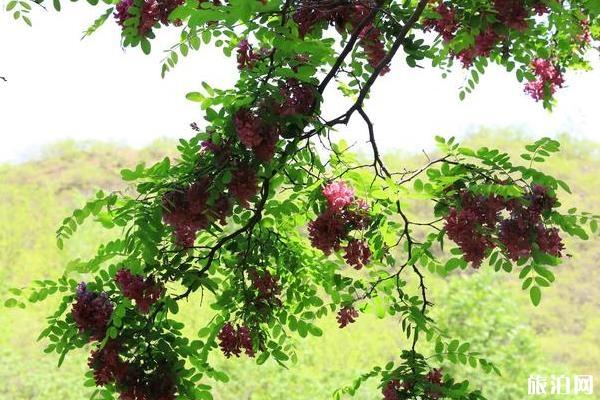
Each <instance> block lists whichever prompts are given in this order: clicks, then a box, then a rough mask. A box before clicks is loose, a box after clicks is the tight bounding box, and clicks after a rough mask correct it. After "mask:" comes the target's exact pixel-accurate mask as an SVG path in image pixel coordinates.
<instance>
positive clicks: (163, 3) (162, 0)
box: [114, 0, 184, 36]
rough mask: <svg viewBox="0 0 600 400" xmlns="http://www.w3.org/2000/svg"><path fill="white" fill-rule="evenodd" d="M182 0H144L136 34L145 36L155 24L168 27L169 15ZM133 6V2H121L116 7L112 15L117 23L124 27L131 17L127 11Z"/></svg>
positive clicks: (127, 0)
mask: <svg viewBox="0 0 600 400" xmlns="http://www.w3.org/2000/svg"><path fill="white" fill-rule="evenodd" d="M183 3H184V0H145V1H144V3H143V5H142V9H141V13H140V22H139V25H138V32H139V34H140V35H141V36H146V35H147V34H148V32H149V31H150V30H151V29H152V27H154V26H155V25H156V24H157V23H159V22H160V23H162V24H163V25H169V14H171V12H172V11H173V10H174V9H175V8H177V7H178V6H180V5H182V4H183ZM132 6H133V0H121V1H120V2H119V3H118V4H117V6H116V12H115V14H114V16H115V19H116V20H117V23H118V24H119V25H120V26H121V27H123V28H124V27H125V21H126V20H127V19H129V18H131V17H132V15H131V14H130V13H129V9H130V8H131V7H132Z"/></svg>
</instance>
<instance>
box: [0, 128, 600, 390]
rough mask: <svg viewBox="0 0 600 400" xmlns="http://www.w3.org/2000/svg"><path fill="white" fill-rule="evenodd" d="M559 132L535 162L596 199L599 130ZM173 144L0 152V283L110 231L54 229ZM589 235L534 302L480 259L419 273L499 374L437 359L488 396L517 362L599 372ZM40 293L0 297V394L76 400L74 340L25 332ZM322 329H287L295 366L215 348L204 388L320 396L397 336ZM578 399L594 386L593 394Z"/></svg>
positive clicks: (482, 138)
mask: <svg viewBox="0 0 600 400" xmlns="http://www.w3.org/2000/svg"><path fill="white" fill-rule="evenodd" d="M528 141H529V140H528V138H525V137H523V136H520V135H517V134H513V133H509V132H480V133H478V134H477V135H473V136H472V137H469V138H468V139H466V140H465V141H464V142H465V144H466V143H468V144H469V145H471V146H484V145H486V146H491V147H497V148H499V149H502V150H505V151H508V152H510V153H512V154H514V155H515V156H518V154H520V153H521V149H522V148H523V146H524V145H525V144H526V143H527V142H528ZM560 141H561V143H562V148H563V151H562V152H561V153H559V155H558V156H556V157H554V158H553V159H552V161H551V162H549V163H548V164H547V165H546V166H545V168H546V169H547V171H548V172H549V173H551V174H553V175H555V176H557V177H558V178H561V179H563V180H565V181H567V182H569V184H570V185H571V188H572V190H573V193H574V194H573V195H572V196H570V197H565V198H563V199H561V200H562V202H563V204H564V205H565V207H567V208H568V207H572V206H576V207H578V208H580V209H587V210H590V211H593V212H600V175H599V174H598V172H597V171H600V143H593V142H584V141H576V140H573V139H570V138H568V137H567V136H564V137H562V138H561V139H560ZM174 148H175V144H174V143H171V142H157V143H155V144H153V145H151V146H149V147H148V148H147V149H144V150H132V149H129V148H124V147H118V146H116V145H109V144H98V143H74V142H63V143H59V144H56V145H55V146H52V147H50V148H48V149H46V150H45V151H44V152H43V154H41V155H40V156H39V157H36V158H35V159H33V160H31V161H28V162H25V163H22V164H18V165H0V202H1V203H0V204H1V207H0V221H1V222H2V224H3V229H2V230H0V296H3V295H4V294H5V293H6V290H7V289H8V288H9V287H15V286H16V287H19V286H23V285H26V284H27V283H28V282H29V281H30V280H32V279H44V278H55V277H57V276H58V275H59V274H60V273H61V271H62V268H63V267H64V265H65V263H66V262H67V261H68V260H69V259H71V258H74V257H86V256H89V255H91V254H92V252H93V250H94V249H95V248H96V247H97V245H98V244H99V242H100V241H101V240H104V239H108V238H109V237H110V235H112V233H109V232H107V231H104V230H102V229H101V228H99V227H97V226H94V225H88V226H86V227H85V228H84V229H82V230H81V232H80V233H78V235H77V236H76V238H75V239H74V240H72V241H70V242H68V243H67V245H66V246H65V250H63V251H62V252H61V251H58V249H57V248H56V246H55V240H54V231H55V229H56V227H57V226H58V225H59V223H60V221H61V220H62V219H63V218H64V217H65V216H66V215H68V214H69V213H70V212H71V211H72V209H73V208H74V207H76V206H80V205H81V204H82V203H83V201H84V200H85V199H86V198H87V197H88V196H90V195H91V194H92V193H94V191H95V190H96V189H100V188H101V189H103V190H105V191H110V190H127V189H128V188H127V187H125V186H124V185H123V183H122V182H121V181H120V179H119V171H120V169H121V168H123V167H129V166H132V165H133V164H135V163H137V162H139V161H146V162H151V161H153V160H156V159H159V158H162V157H163V156H164V155H165V154H174ZM387 158H388V163H389V164H390V165H393V166H394V167H395V168H396V169H401V168H403V167H407V168H408V167H410V166H411V165H418V164H420V163H424V162H426V158H425V155H423V154H418V155H414V154H388V155H387ZM412 212H414V213H417V214H424V213H427V208H425V206H424V205H423V204H416V205H415V206H414V207H413V210H412ZM599 244H600V241H599V240H598V238H595V239H593V240H591V241H588V242H584V243H581V242H577V243H568V249H569V252H570V254H572V257H571V258H570V259H568V260H567V261H566V262H565V263H564V264H563V265H562V266H560V267H559V268H558V269H557V270H556V271H557V272H556V275H557V282H556V284H555V285H554V286H553V287H552V288H550V289H547V290H545V291H544V297H543V299H542V304H541V305H540V306H539V307H537V308H534V307H533V306H531V305H530V303H529V298H528V296H526V293H524V292H522V290H521V288H520V282H518V281H516V280H513V279H512V278H510V277H509V276H508V275H507V274H504V273H492V272H491V271H489V268H486V267H485V266H484V267H482V268H481V269H480V270H478V271H474V270H468V271H466V272H457V273H453V274H452V275H451V276H449V277H447V278H445V279H442V278H439V277H434V276H431V275H429V276H427V282H428V287H429V288H430V289H431V291H432V296H433V301H434V302H435V303H436V306H437V309H436V311H435V317H436V319H437V320H438V321H439V324H440V326H441V327H443V328H444V329H446V330H447V331H448V333H449V334H450V335H451V336H453V337H456V338H461V339H463V340H467V341H470V342H471V344H472V347H471V350H474V351H480V352H482V353H483V354H484V355H485V356H486V357H487V358H489V359H490V360H492V361H494V362H496V363H497V365H498V366H499V367H500V368H501V369H502V371H503V372H504V373H503V376H502V377H497V376H490V375H485V374H484V373H483V372H482V371H481V370H479V369H478V370H471V369H469V368H468V367H461V368H456V366H452V365H445V366H444V368H445V369H448V370H453V372H455V373H457V374H458V375H459V377H462V378H466V379H469V380H470V381H471V382H472V383H473V384H475V385H476V386H480V387H481V388H482V389H484V390H485V392H486V394H487V396H488V398H490V399H494V400H496V399H497V400H509V399H517V400H519V399H523V398H526V397H527V377H528V376H529V375H530V374H542V375H546V376H550V375H551V374H566V375H569V376H572V375H594V376H595V377H596V380H600V340H599V339H598V338H599V337H600V274H598V273H597V269H598V264H597V260H599V259H600V248H599V247H598V245H599ZM52 306H53V302H52V301H47V302H44V303H42V304H36V305H31V306H29V307H28V308H27V309H25V310H20V309H6V308H0V400H25V399H36V400H38V399H39V400H41V399H44V400H46V399H48V400H55V399H57V400H58V399H61V400H80V399H85V398H86V396H87V395H89V394H90V393H91V392H92V388H85V387H84V386H83V381H84V380H83V374H84V373H85V371H86V369H87V367H86V358H87V354H86V353H85V352H80V353H76V354H72V355H70V356H69V357H68V358H67V360H66V361H65V363H64V364H63V366H62V367H61V368H60V369H58V368H57V367H56V363H57V359H56V357H55V356H54V355H51V356H46V355H44V354H43V352H42V349H43V348H44V343H37V342H36V338H37V336H38V334H39V332H40V331H41V329H42V327H43V326H44V317H45V316H46V315H47V314H49V312H50V310H51V308H52ZM181 314H182V315H181V316H180V319H181V320H182V321H185V322H188V327H187V329H188V331H189V333H190V335H193V334H194V332H195V330H197V327H199V326H200V322H201V321H202V320H203V319H205V318H206V316H207V315H208V312H207V311H206V310H201V309H198V307H197V306H196V304H195V302H194V300H193V299H192V300H190V302H189V303H188V304H187V305H185V307H182V311H181ZM322 328H323V330H324V332H325V333H324V335H323V337H321V338H308V339H305V340H301V341H299V343H298V348H299V362H298V365H295V366H293V367H291V368H290V369H289V370H285V369H282V368H281V367H279V366H278V365H276V364H274V363H269V362H267V363H266V364H265V365H263V366H260V367H257V366H256V365H254V363H253V360H248V359H232V360H226V359H224V358H222V357H221V356H220V355H218V354H215V356H214V357H215V359H214V360H213V361H214V362H215V363H217V364H218V365H219V366H220V367H222V369H224V370H225V371H227V372H228V373H229V375H230V378H231V382H229V383H228V384H216V383H213V382H209V383H210V384H212V385H214V386H215V387H216V391H215V398H216V399H217V400H230V399H231V400H233V399H253V400H263V399H264V400H267V399H291V400H309V399H310V400H313V399H314V400H318V399H328V398H330V397H331V393H332V392H333V391H334V390H335V389H336V388H338V387H341V386H344V385H347V384H350V383H351V382H352V380H353V379H354V378H355V377H357V376H358V375H359V374H361V373H363V372H366V371H368V370H369V369H370V368H371V367H372V366H374V365H377V364H379V365H381V364H385V363H386V362H387V361H389V360H392V359H394V358H395V357H396V354H398V353H399V352H400V349H401V348H402V347H403V346H405V345H406V344H405V343H404V342H403V338H402V335H401V331H400V329H399V327H398V321H394V320H386V321H381V320H377V319H376V318H375V317H373V316H370V315H361V317H360V318H359V320H358V322H357V323H355V324H353V325H351V326H350V327H348V328H346V329H343V330H340V329H338V328H337V325H336V323H335V321H334V320H333V316H331V317H330V318H329V320H327V321H323V322H322ZM423 351H424V353H426V354H427V353H431V352H432V351H431V350H429V351H428V349H423ZM376 386H377V382H371V383H370V384H369V385H366V386H365V388H364V389H361V391H360V392H359V393H358V394H357V396H356V397H355V398H357V399H373V398H380V396H377V388H376ZM596 386H597V387H596V392H597V393H600V386H599V385H598V384H597V385H596ZM540 398H547V399H550V398H551V397H550V396H547V397H540ZM556 398H557V399H565V398H575V397H574V396H564V395H563V396H557V397H556ZM581 398H582V399H584V398H587V399H592V398H594V399H600V395H599V394H595V395H593V396H582V397H581Z"/></svg>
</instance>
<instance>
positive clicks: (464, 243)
mask: <svg viewBox="0 0 600 400" xmlns="http://www.w3.org/2000/svg"><path fill="white" fill-rule="evenodd" d="M479 227H480V223H479V220H478V218H477V214H475V213H474V212H473V211H472V210H469V209H467V208H463V209H462V210H460V211H459V210H457V209H455V208H453V209H451V210H450V214H449V215H448V216H447V217H446V233H447V234H448V237H449V238H450V239H451V240H452V241H454V243H456V244H457V245H458V247H460V249H461V250H462V252H463V254H464V258H465V260H466V261H467V262H470V263H472V264H473V266H474V267H475V268H477V267H479V266H480V265H481V261H483V259H484V258H485V253H486V251H487V250H488V249H491V248H493V247H494V243H493V242H492V241H491V240H490V238H489V237H488V236H487V235H486V234H484V233H483V232H480V231H479Z"/></svg>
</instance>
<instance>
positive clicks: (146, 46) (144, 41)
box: [140, 38, 151, 54]
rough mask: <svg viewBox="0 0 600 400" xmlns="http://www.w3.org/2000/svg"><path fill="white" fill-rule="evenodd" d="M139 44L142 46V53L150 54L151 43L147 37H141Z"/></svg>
mask: <svg viewBox="0 0 600 400" xmlns="http://www.w3.org/2000/svg"><path fill="white" fill-rule="evenodd" d="M140 46H141V47H142V51H143V52H144V54H150V51H151V45H150V41H149V40H148V39H147V38H142V40H141V41H140Z"/></svg>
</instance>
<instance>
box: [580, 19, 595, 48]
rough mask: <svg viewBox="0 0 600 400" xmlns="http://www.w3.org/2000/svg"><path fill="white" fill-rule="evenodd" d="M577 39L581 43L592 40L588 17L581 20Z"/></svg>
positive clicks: (588, 42) (587, 42)
mask: <svg viewBox="0 0 600 400" xmlns="http://www.w3.org/2000/svg"><path fill="white" fill-rule="evenodd" d="M577 41H578V42H579V43H580V44H582V45H585V44H590V43H591V42H592V33H591V31H590V20H589V19H584V20H582V21H581V33H580V34H579V35H577Z"/></svg>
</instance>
